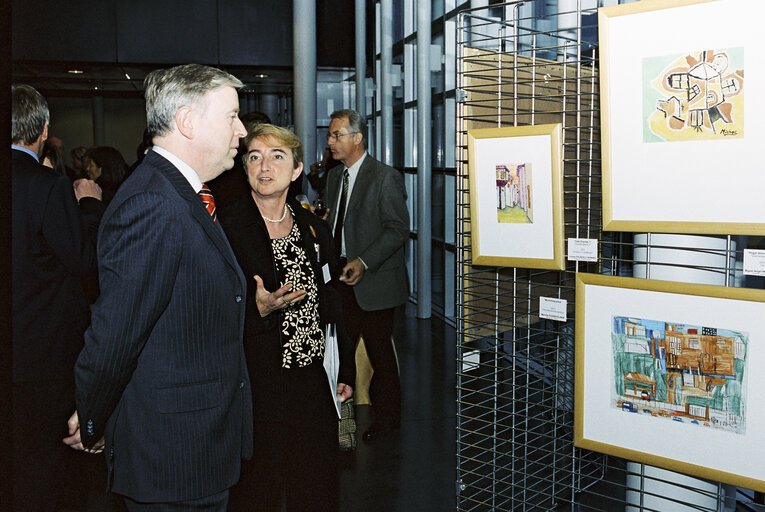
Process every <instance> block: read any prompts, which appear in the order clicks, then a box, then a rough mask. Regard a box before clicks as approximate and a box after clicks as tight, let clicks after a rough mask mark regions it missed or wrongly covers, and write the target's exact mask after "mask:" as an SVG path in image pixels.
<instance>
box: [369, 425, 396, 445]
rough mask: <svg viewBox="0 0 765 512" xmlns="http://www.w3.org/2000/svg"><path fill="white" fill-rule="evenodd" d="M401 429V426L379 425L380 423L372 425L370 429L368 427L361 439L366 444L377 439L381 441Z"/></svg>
mask: <svg viewBox="0 0 765 512" xmlns="http://www.w3.org/2000/svg"><path fill="white" fill-rule="evenodd" d="M400 428H401V425H399V424H395V425H387V424H380V423H373V424H372V426H371V427H369V428H368V429H367V430H366V432H364V435H363V436H362V439H364V441H366V442H371V441H377V440H378V439H381V438H383V437H385V436H387V435H388V434H391V433H393V432H395V431H397V430H399V429H400Z"/></svg>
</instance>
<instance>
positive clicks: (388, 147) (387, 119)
mask: <svg viewBox="0 0 765 512" xmlns="http://www.w3.org/2000/svg"><path fill="white" fill-rule="evenodd" d="M392 74H393V0H381V1H380V103H381V106H380V111H381V112H380V113H381V117H382V120H381V124H382V127H381V131H380V135H381V136H380V154H379V155H378V158H379V159H380V160H381V161H382V162H383V163H384V164H386V165H393V83H392V81H391V78H392V76H391V75H392Z"/></svg>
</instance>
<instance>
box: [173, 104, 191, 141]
mask: <svg viewBox="0 0 765 512" xmlns="http://www.w3.org/2000/svg"><path fill="white" fill-rule="evenodd" d="M174 119H175V126H176V128H178V131H179V132H181V135H183V136H184V137H186V138H187V139H193V138H194V111H193V110H192V108H191V107H189V106H187V105H184V106H183V107H181V108H179V109H178V111H177V112H176V113H175V117H174Z"/></svg>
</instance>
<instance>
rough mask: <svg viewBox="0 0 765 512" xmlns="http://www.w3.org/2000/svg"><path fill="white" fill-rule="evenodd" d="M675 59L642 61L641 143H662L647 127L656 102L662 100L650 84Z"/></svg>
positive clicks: (660, 94) (662, 58) (658, 58)
mask: <svg viewBox="0 0 765 512" xmlns="http://www.w3.org/2000/svg"><path fill="white" fill-rule="evenodd" d="M675 59H677V55H670V56H666V55H665V56H662V57H649V58H647V59H643V142H662V141H663V140H664V139H662V138H661V137H659V136H658V135H656V134H654V133H653V132H652V131H651V128H650V127H649V125H648V118H649V117H651V114H653V113H654V111H655V110H656V102H657V101H658V100H660V99H664V98H663V97H662V93H661V92H660V91H658V90H656V89H655V88H654V87H653V85H651V82H652V81H653V80H654V79H655V78H656V77H657V76H659V75H660V74H661V72H662V70H663V69H664V68H665V67H667V66H668V65H669V63H670V62H672V61H673V60H675Z"/></svg>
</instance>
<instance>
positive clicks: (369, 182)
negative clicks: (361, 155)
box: [325, 154, 409, 311]
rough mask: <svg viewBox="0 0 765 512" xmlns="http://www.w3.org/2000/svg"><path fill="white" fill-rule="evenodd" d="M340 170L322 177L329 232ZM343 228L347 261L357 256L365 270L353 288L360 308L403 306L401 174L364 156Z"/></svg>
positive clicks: (405, 225) (405, 218)
mask: <svg viewBox="0 0 765 512" xmlns="http://www.w3.org/2000/svg"><path fill="white" fill-rule="evenodd" d="M344 168H345V167H344V166H343V165H339V166H337V167H334V168H332V169H330V170H329V174H328V176H327V189H326V193H325V197H326V198H327V204H329V205H330V207H331V208H332V210H330V213H329V218H328V219H327V222H329V225H330V228H331V229H332V228H333V226H334V224H335V214H336V211H335V205H336V203H337V198H338V196H339V194H340V192H341V189H340V187H341V185H342V175H343V169H344ZM343 230H344V232H345V248H346V253H347V254H346V256H347V258H348V261H351V260H353V259H356V258H359V257H360V258H361V259H362V260H363V261H364V263H366V264H367V266H368V267H369V268H368V269H367V271H366V273H365V274H364V277H363V278H362V280H361V281H360V282H359V283H358V284H357V285H356V286H354V287H353V291H354V292H355V294H356V301H357V302H358V303H359V306H360V307H361V309H363V310H365V311H376V310H380V309H387V308H392V307H396V306H398V305H400V304H403V303H404V302H406V300H407V298H408V297H409V279H408V277H407V272H406V261H405V259H404V246H405V242H406V240H407V239H408V238H409V211H408V210H407V207H406V188H405V187H404V178H403V176H402V175H401V173H399V172H398V171H397V170H395V169H393V168H392V167H390V166H387V165H385V164H383V163H382V162H379V161H377V160H375V159H374V158H372V157H371V156H370V155H368V154H367V156H366V158H365V159H364V162H362V164H361V168H360V169H359V174H358V176H357V177H356V182H355V184H354V186H353V192H352V193H351V197H350V198H349V199H348V206H347V208H346V213H345V222H344V224H343Z"/></svg>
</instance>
